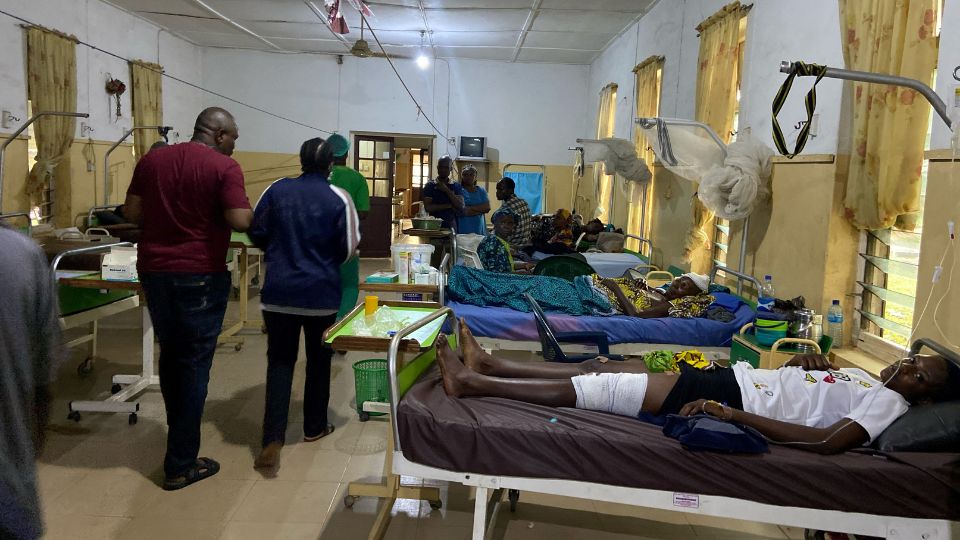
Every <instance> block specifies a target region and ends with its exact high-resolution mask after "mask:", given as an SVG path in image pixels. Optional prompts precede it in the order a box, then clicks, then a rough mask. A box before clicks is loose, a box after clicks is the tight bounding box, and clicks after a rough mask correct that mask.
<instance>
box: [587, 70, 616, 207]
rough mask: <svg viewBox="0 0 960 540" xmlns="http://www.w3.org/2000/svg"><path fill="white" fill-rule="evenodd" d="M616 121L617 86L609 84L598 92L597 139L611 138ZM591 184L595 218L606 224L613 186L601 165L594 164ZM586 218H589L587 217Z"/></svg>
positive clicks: (610, 177)
mask: <svg viewBox="0 0 960 540" xmlns="http://www.w3.org/2000/svg"><path fill="white" fill-rule="evenodd" d="M616 119H617V84H616V83H610V84H608V85H606V86H604V87H603V90H601V91H600V111H599V112H598V113H597V138H598V139H606V138H609V137H613V128H614V124H615V122H616ZM593 182H594V186H595V190H594V194H595V197H596V201H597V207H599V208H601V209H602V211H601V212H600V215H599V216H597V217H599V218H600V220H601V221H603V222H604V223H606V221H607V219H608V218H609V215H610V208H609V206H610V190H611V187H612V184H613V176H612V175H609V174H606V170H604V166H603V163H600V162H598V163H595V164H594V166H593ZM587 217H588V218H589V217H590V216H587Z"/></svg>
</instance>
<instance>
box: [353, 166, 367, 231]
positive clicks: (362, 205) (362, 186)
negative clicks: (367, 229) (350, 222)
mask: <svg viewBox="0 0 960 540" xmlns="http://www.w3.org/2000/svg"><path fill="white" fill-rule="evenodd" d="M357 176H358V177H359V180H360V181H359V182H357V188H356V190H355V191H356V194H355V198H354V201H353V204H354V206H355V208H356V209H357V217H358V218H360V221H363V220H365V219H367V215H368V214H370V188H368V187H367V180H366V178H364V177H363V175H361V174H360V173H357Z"/></svg>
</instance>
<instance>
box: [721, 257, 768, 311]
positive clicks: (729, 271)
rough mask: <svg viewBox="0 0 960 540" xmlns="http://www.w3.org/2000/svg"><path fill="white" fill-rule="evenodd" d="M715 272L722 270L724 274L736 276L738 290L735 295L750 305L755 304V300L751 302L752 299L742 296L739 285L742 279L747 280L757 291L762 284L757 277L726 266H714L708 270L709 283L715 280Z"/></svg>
mask: <svg viewBox="0 0 960 540" xmlns="http://www.w3.org/2000/svg"><path fill="white" fill-rule="evenodd" d="M717 272H723V273H725V274H729V275H731V276H733V277H735V278H737V285H738V286H737V289H738V291H737V296H739V297H740V298H741V299H743V301H744V302H747V303H748V304H751V305H754V306H755V305H756V304H755V302H753V301H752V300H749V299H747V298H746V297H744V296H743V294H742V288H741V285H742V284H743V282H744V281H746V282H749V283H752V284H753V286H754V287H756V288H757V292H758V293H759V292H760V289H761V288H762V287H763V285H761V283H760V280H759V279H757V278H755V277H753V276H750V275H747V274H743V273H740V272H737V271H736V270H733V269H730V268H727V267H726V266H714V267H713V268H712V269H711V270H710V283H713V282H714V281H716V279H717Z"/></svg>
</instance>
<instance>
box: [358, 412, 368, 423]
mask: <svg viewBox="0 0 960 540" xmlns="http://www.w3.org/2000/svg"><path fill="white" fill-rule="evenodd" d="M358 416H359V417H360V421H361V422H366V421H367V420H369V419H370V413H368V412H367V411H360V413H359V414H358Z"/></svg>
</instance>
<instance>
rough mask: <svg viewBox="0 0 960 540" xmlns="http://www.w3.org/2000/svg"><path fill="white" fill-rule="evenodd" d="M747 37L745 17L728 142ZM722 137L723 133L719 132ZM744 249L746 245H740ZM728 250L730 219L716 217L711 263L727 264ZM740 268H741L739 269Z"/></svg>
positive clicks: (736, 121)
mask: <svg viewBox="0 0 960 540" xmlns="http://www.w3.org/2000/svg"><path fill="white" fill-rule="evenodd" d="M746 39H747V18H746V17H744V18H742V19H740V44H739V46H738V50H737V56H738V58H739V60H738V61H737V104H736V106H735V108H734V110H733V127H732V128H731V130H730V133H729V136H730V139H729V140H730V142H734V141H736V140H737V133H739V131H740V81H741V80H742V73H743V50H744V43H745V41H746ZM719 135H720V136H721V137H723V134H719ZM740 249H746V246H742V245H741V246H740ZM729 252H730V220H729V219H724V218H722V217H718V218H716V219H715V220H714V222H713V257H712V259H713V265H714V266H727V254H728V253H729ZM741 270H742V269H741Z"/></svg>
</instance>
